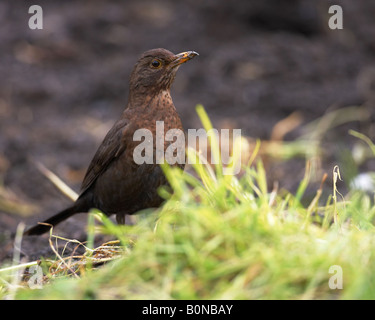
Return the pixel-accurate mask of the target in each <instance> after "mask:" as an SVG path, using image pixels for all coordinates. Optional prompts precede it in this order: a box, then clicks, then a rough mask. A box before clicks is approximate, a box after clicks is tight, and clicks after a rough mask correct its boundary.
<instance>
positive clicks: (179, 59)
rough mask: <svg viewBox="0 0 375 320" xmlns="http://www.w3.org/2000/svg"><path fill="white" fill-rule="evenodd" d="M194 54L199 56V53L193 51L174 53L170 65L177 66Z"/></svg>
mask: <svg viewBox="0 0 375 320" xmlns="http://www.w3.org/2000/svg"><path fill="white" fill-rule="evenodd" d="M195 56H199V54H198V53H197V52H195V51H186V52H181V53H179V54H176V55H175V60H173V61H172V62H171V65H172V67H177V66H179V65H181V64H183V63H185V62H186V61H189V60H191V59H193V58H194V57H195Z"/></svg>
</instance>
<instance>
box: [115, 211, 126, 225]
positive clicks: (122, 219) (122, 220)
mask: <svg viewBox="0 0 375 320" xmlns="http://www.w3.org/2000/svg"><path fill="white" fill-rule="evenodd" d="M125 216H126V214H123V213H118V214H116V221H117V224H125Z"/></svg>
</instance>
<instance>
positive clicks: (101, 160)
mask: <svg viewBox="0 0 375 320" xmlns="http://www.w3.org/2000/svg"><path fill="white" fill-rule="evenodd" d="M127 126H128V120H127V119H120V120H119V121H117V122H116V123H115V124H114V126H113V127H112V128H111V130H109V131H108V133H107V135H106V136H105V138H104V140H103V142H102V144H101V145H100V146H99V148H98V150H97V151H96V153H95V155H94V158H93V159H92V160H91V163H90V165H89V167H88V169H87V172H86V175H85V178H84V179H83V182H82V185H81V195H82V194H83V193H84V192H85V191H86V190H87V189H88V188H90V187H91V185H92V184H93V183H94V181H95V180H96V179H97V178H98V177H99V176H100V175H101V174H102V173H103V171H105V170H106V168H107V167H108V165H109V164H110V163H111V162H112V161H113V160H114V159H116V158H117V157H118V156H119V155H121V154H122V153H123V152H124V150H125V149H126V145H125V143H123V135H124V131H125V130H126V129H127Z"/></svg>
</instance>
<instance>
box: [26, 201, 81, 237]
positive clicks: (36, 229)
mask: <svg viewBox="0 0 375 320" xmlns="http://www.w3.org/2000/svg"><path fill="white" fill-rule="evenodd" d="M84 211H85V210H82V208H81V206H78V205H77V203H75V204H73V205H72V206H71V207H69V208H67V209H65V210H63V211H61V212H59V213H57V214H55V215H54V216H52V217H51V218H48V219H47V220H45V221H43V223H46V224H37V225H35V226H33V227H31V228H30V229H28V230H26V231H25V232H24V235H27V236H32V235H41V234H43V233H45V232H48V231H49V230H50V229H51V226H55V225H57V224H59V223H60V222H62V221H64V220H65V219H68V218H69V217H71V216H72V215H74V214H76V213H79V212H84ZM47 224H48V225H47Z"/></svg>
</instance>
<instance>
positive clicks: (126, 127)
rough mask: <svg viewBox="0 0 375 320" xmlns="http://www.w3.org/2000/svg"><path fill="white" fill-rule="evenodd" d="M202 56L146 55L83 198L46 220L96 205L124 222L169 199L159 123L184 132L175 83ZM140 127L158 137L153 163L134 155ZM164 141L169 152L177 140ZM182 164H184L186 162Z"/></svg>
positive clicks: (41, 229)
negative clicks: (159, 156) (159, 157)
mask: <svg viewBox="0 0 375 320" xmlns="http://www.w3.org/2000/svg"><path fill="white" fill-rule="evenodd" d="M197 55H198V53H196V52H194V51H187V52H183V53H180V54H177V55H175V54H173V53H172V52H170V51H168V50H166V49H153V50H149V51H146V52H145V53H143V54H142V56H141V57H140V59H139V60H138V62H137V63H136V65H135V67H134V69H133V71H132V73H131V76H130V81H129V98H128V104H127V107H126V108H125V110H124V112H123V113H122V116H121V118H120V119H119V120H118V121H117V122H116V123H115V124H114V126H113V127H112V128H111V129H110V130H109V132H108V133H107V135H106V136H105V138H104V140H103V142H102V144H101V145H100V146H99V148H98V150H97V151H96V154H95V155H94V158H93V159H92V161H91V163H90V165H89V167H88V169H87V172H86V175H85V177H84V179H83V182H82V186H81V191H80V195H79V197H78V199H77V200H76V202H75V203H74V204H73V205H72V206H71V207H69V208H67V209H65V210H63V211H61V212H60V213H57V214H56V215H54V216H52V217H51V218H49V219H47V220H45V221H44V223H47V224H50V225H52V226H55V225H57V224H58V223H60V222H61V221H64V220H65V219H67V218H69V217H70V216H72V215H74V214H76V213H80V212H88V211H89V210H90V209H92V208H97V209H99V210H101V211H102V212H104V213H105V214H106V215H108V216H109V215H112V214H115V215H116V220H117V222H118V223H124V222H125V215H126V214H129V215H131V214H134V213H136V212H137V211H139V210H142V209H146V208H152V207H158V206H160V204H161V203H162V201H163V200H162V198H160V197H159V195H158V193H157V189H158V188H159V187H160V186H162V185H166V184H167V180H166V178H165V176H164V174H163V171H162V170H161V167H160V165H159V164H157V163H156V161H155V160H156V143H155V136H156V128H157V126H156V121H163V123H164V132H167V131H168V130H170V129H180V130H183V128H182V123H181V119H180V117H179V116H178V114H177V111H176V109H175V106H174V104H173V101H172V98H171V95H170V87H171V84H172V82H173V80H174V78H175V75H176V71H177V69H178V68H179V66H180V65H181V64H183V63H184V62H186V61H188V60H190V59H192V58H194V57H195V56H197ZM138 129H147V130H149V131H150V132H151V133H152V135H153V142H154V143H153V163H143V164H137V163H136V162H135V161H134V159H133V153H134V149H135V148H136V147H137V146H138V145H139V144H140V143H141V142H139V141H134V140H135V139H133V135H134V133H135V132H136V130H138ZM163 143H164V146H163V147H164V151H166V149H167V147H168V146H169V145H170V144H171V142H168V141H163ZM178 165H179V166H180V167H181V168H183V167H184V164H178ZM49 229H50V226H47V225H42V224H38V225H35V226H34V227H32V228H30V229H29V230H27V231H26V232H25V234H26V235H40V234H43V233H45V232H47V231H48V230H49Z"/></svg>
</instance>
